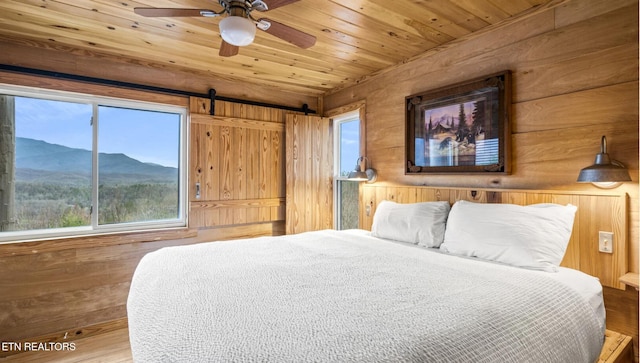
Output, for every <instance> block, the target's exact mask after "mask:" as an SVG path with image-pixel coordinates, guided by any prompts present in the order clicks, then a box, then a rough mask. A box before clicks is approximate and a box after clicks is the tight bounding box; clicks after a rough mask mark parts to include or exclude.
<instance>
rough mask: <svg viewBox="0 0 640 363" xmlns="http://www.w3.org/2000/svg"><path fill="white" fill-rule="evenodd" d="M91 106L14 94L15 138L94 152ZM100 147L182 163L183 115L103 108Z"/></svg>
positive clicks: (167, 163) (159, 161) (169, 163)
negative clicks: (181, 119)
mask: <svg viewBox="0 0 640 363" xmlns="http://www.w3.org/2000/svg"><path fill="white" fill-rule="evenodd" d="M91 115H92V106H91V105H89V104H79V103H71V102H63V101H49V100H40V99H35V98H24V97H16V136H18V137H25V138H31V139H36V140H42V141H46V142H48V143H52V144H58V145H64V146H68V147H72V148H78V149H85V150H91V143H92V127H91ZM99 115H100V129H99V151H100V152H104V153H123V154H126V155H127V156H129V157H132V158H134V159H137V160H140V161H143V162H148V163H155V164H160V165H164V166H172V167H177V166H178V148H179V140H178V137H177V133H178V132H179V122H178V120H179V118H178V116H177V115H175V114H168V113H162V112H150V111H137V110H131V109H123V108H115V107H107V106H101V107H100V110H99Z"/></svg>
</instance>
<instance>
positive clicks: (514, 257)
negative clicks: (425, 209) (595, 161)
mask: <svg viewBox="0 0 640 363" xmlns="http://www.w3.org/2000/svg"><path fill="white" fill-rule="evenodd" d="M577 209H578V208H577V207H576V206H574V205H571V204H568V205H566V206H563V205H559V204H533V205H528V206H521V205H515V204H481V203H472V202H467V201H458V202H456V203H455V204H454V205H453V207H451V212H450V213H449V219H448V221H447V230H446V231H445V235H444V242H443V243H442V246H440V249H441V250H442V251H444V252H448V253H452V254H457V255H463V256H471V257H478V258H482V259H485V260H492V261H498V262H502V263H506V264H509V265H513V266H518V267H524V268H529V269H534V270H543V271H549V272H555V271H557V270H558V266H559V265H560V262H561V261H562V258H563V257H564V253H565V251H566V249H567V245H568V244H569V239H570V238H571V231H572V229H573V219H574V217H575V214H576V210H577Z"/></svg>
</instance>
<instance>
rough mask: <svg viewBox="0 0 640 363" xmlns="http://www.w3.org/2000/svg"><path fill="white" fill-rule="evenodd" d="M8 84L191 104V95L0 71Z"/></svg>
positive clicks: (148, 100) (157, 101)
mask: <svg viewBox="0 0 640 363" xmlns="http://www.w3.org/2000/svg"><path fill="white" fill-rule="evenodd" d="M2 83H4V84H6V85H8V86H23V87H34V88H42V89H48V90H52V91H65V92H75V93H83V94H90V95H96V96H101V97H115V98H122V99H127V100H138V101H144V102H154V103H162V104H167V105H175V106H181V107H188V106H189V97H186V96H178V95H169V94H164V93H155V92H150V91H142V90H134V89H128V88H119V87H113V86H107V85H100V84H92V83H86V82H79V81H72V80H66V79H60V78H53V77H43V76H35V75H29V74H22V73H14V72H8V71H0V84H2Z"/></svg>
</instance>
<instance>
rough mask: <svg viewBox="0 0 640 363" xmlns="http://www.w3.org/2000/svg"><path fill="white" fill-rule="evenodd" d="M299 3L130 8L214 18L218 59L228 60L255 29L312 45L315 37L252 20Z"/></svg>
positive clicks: (270, 0)
mask: <svg viewBox="0 0 640 363" xmlns="http://www.w3.org/2000/svg"><path fill="white" fill-rule="evenodd" d="M296 1H299V0H253V1H248V0H218V2H219V3H220V5H221V6H222V10H221V11H219V12H215V11H213V10H209V9H181V8H134V9H133V11H134V12H135V13H136V14H138V15H142V16H147V17H192V16H204V17H217V16H225V18H224V19H222V20H221V21H220V24H219V26H220V35H221V36H222V44H221V45H220V52H219V54H220V56H222V57H231V56H234V55H236V54H238V47H242V46H245V45H249V44H251V43H252V42H253V39H254V37H255V35H256V28H258V29H260V30H262V31H265V32H267V33H269V34H271V35H273V36H276V37H278V38H280V39H283V40H286V41H287V42H289V43H291V44H294V45H296V46H298V47H300V48H304V49H306V48H309V47H311V46H313V45H314V44H315V43H316V37H314V36H313V35H310V34H307V33H305V32H303V31H300V30H297V29H294V28H292V27H290V26H287V25H284V24H282V23H279V22H277V21H275V20H271V19H267V18H258V19H255V18H254V17H253V16H252V15H251V13H252V12H253V11H260V12H265V11H268V10H272V9H275V8H279V7H281V6H284V5H288V4H291V3H294V2H296Z"/></svg>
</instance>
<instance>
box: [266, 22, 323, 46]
mask: <svg viewBox="0 0 640 363" xmlns="http://www.w3.org/2000/svg"><path fill="white" fill-rule="evenodd" d="M263 21H266V22H268V23H269V24H271V25H270V26H269V27H268V28H267V29H263V28H262V27H261V24H258V28H259V29H262V30H264V31H265V32H267V33H269V34H271V35H273V36H276V37H278V38H280V39H282V40H286V41H287V42H289V43H291V44H293V45H297V46H298V47H300V48H304V49H306V48H309V47H311V46H313V45H314V44H316V37H314V36H313V35H311V34H307V33H305V32H303V31H300V30H298V29H294V28H292V27H290V26H288V25H284V24H282V23H278V22H277V21H275V20H271V19H267V18H262V19H260V20H258V23H261V22H263Z"/></svg>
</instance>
